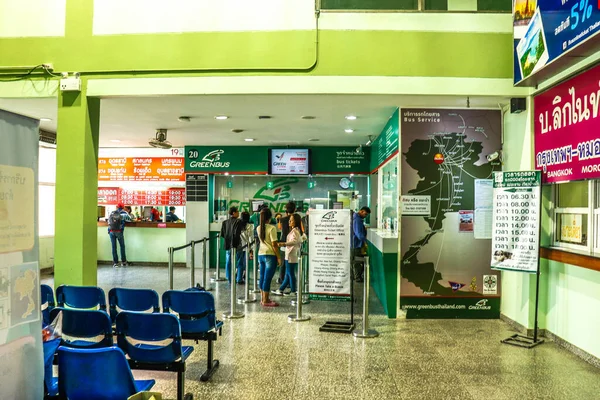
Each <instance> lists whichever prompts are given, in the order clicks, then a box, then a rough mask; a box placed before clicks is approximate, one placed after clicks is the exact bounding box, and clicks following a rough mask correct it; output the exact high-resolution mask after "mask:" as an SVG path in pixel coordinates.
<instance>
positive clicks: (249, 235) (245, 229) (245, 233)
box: [235, 211, 254, 284]
mask: <svg viewBox="0 0 600 400" xmlns="http://www.w3.org/2000/svg"><path fill="white" fill-rule="evenodd" d="M240 232H241V234H240V239H241V240H240V247H239V249H238V253H240V254H241V256H240V257H239V261H238V264H237V276H236V280H235V281H236V282H237V283H239V284H244V283H246V282H245V278H244V276H245V273H246V252H247V251H249V252H250V253H249V254H248V259H250V257H251V256H252V253H253V251H252V243H253V242H254V225H253V224H252V223H251V222H250V213H249V212H248V211H244V212H243V213H242V214H241V216H240ZM236 258H237V257H236Z"/></svg>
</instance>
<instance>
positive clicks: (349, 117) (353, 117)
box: [346, 115, 356, 121]
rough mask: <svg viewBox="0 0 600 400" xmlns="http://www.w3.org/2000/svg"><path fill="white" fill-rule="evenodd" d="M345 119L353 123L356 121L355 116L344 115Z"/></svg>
mask: <svg viewBox="0 0 600 400" xmlns="http://www.w3.org/2000/svg"><path fill="white" fill-rule="evenodd" d="M346 119H347V120H348V121H354V120H355V119H356V115H346Z"/></svg>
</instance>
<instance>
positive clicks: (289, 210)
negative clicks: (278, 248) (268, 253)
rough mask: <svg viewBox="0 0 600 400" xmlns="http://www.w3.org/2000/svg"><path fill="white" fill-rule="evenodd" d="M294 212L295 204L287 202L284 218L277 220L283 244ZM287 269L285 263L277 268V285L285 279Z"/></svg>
mask: <svg viewBox="0 0 600 400" xmlns="http://www.w3.org/2000/svg"><path fill="white" fill-rule="evenodd" d="M295 212H296V203H294V202H293V201H289V202H288V203H287V204H286V205H285V217H281V218H279V220H278V223H277V227H278V228H279V230H280V231H281V236H280V240H281V241H282V242H285V241H286V240H287V236H288V233H290V216H291V215H292V214H294V213H295ZM286 268H287V265H286V263H283V265H282V266H281V268H279V278H278V279H277V283H282V282H283V280H284V279H285V277H286V274H285V269H286Z"/></svg>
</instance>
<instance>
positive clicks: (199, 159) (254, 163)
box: [185, 146, 370, 175]
mask: <svg viewBox="0 0 600 400" xmlns="http://www.w3.org/2000/svg"><path fill="white" fill-rule="evenodd" d="M273 148H275V147H273ZM304 148H308V149H309V150H310V163H311V167H312V168H311V170H312V173H313V174H337V175H343V174H368V173H369V172H370V168H369V161H370V157H369V156H370V154H369V152H367V151H365V150H364V149H362V148H361V149H359V151H357V149H356V147H304ZM270 149H271V148H270V147H265V146H218V147H215V146H186V147H185V172H188V173H201V172H203V173H225V172H229V173H230V174H266V173H268V172H269V151H270Z"/></svg>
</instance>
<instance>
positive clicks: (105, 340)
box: [50, 307, 114, 349]
mask: <svg viewBox="0 0 600 400" xmlns="http://www.w3.org/2000/svg"><path fill="white" fill-rule="evenodd" d="M59 312H62V314H63V315H62V333H63V337H62V342H61V346H67V347H73V348H80V349H81V348H87V349H91V348H98V347H110V346H113V345H114V343H113V337H112V323H111V322H110V318H109V317H108V314H107V313H106V312H104V311H100V310H73V309H69V308H60V307H57V308H55V309H54V310H52V313H51V314H50V316H51V318H52V319H54V318H56V316H57V315H58V313H59ZM99 336H102V338H101V339H100V341H97V340H92V339H96V338H98V337H99ZM70 337H72V338H73V339H70Z"/></svg>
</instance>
